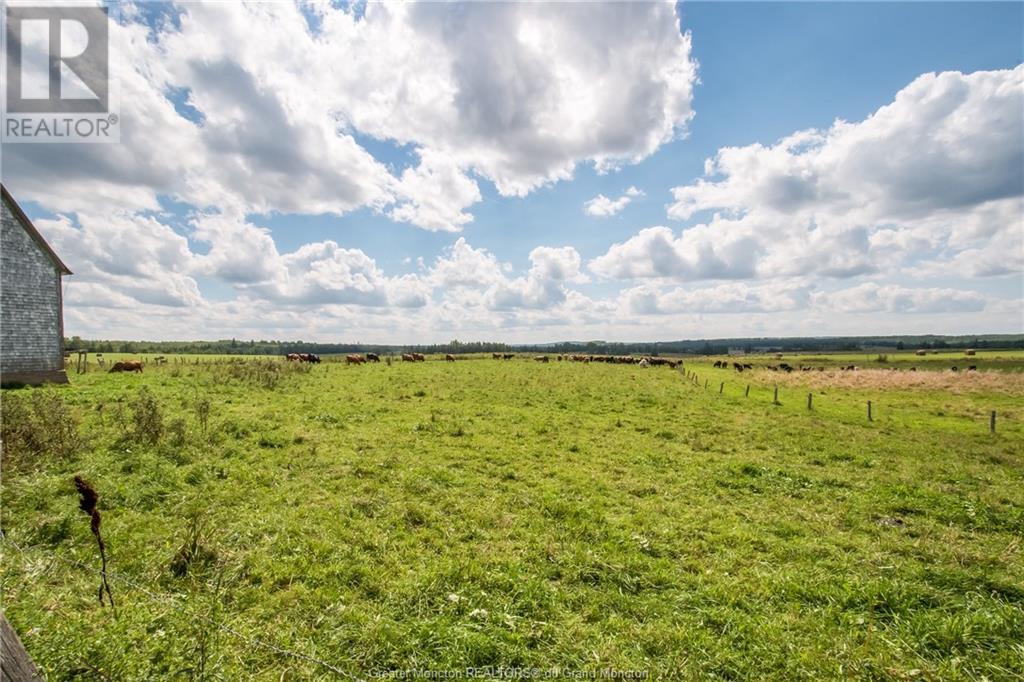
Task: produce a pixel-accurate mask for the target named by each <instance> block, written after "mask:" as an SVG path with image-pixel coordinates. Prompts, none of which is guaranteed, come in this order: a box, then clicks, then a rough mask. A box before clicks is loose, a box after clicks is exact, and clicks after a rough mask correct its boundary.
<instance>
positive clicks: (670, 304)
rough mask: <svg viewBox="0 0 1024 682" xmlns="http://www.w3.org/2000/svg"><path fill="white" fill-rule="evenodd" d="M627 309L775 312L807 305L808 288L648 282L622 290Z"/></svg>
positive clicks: (657, 312) (645, 312) (653, 312)
mask: <svg viewBox="0 0 1024 682" xmlns="http://www.w3.org/2000/svg"><path fill="white" fill-rule="evenodd" d="M621 299H622V303H623V304H624V305H625V307H626V310H625V312H626V313H632V314H636V315H668V314H676V313H730V314H737V313H775V312H780V311H793V310H800V309H802V308H806V307H807V305H808V302H809V300H810V290H809V287H808V286H807V285H805V284H800V283H789V282H780V283H770V284H763V285H759V286H751V285H749V284H745V283H742V282H730V283H726V284H719V285H716V286H712V287H701V288H682V287H675V288H671V289H667V290H660V289H658V288H657V287H653V286H651V285H649V284H645V285H641V286H638V287H633V288H631V289H627V290H626V291H623V292H622V297H621Z"/></svg>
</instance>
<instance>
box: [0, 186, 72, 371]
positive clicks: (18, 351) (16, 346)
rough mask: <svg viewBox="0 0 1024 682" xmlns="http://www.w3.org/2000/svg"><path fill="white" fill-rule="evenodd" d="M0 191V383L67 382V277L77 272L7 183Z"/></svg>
mask: <svg viewBox="0 0 1024 682" xmlns="http://www.w3.org/2000/svg"><path fill="white" fill-rule="evenodd" d="M0 191H2V194H3V213H2V214H0V224H2V232H3V234H2V241H0V337H2V342H0V383H2V384H3V385H5V386H8V385H12V384H15V385H17V384H41V383H46V382H55V383H67V380H68V378H67V375H66V374H65V373H64V307H63V295H62V289H61V277H63V276H64V275H70V274H71V271H70V270H68V267H67V266H66V265H64V263H63V262H62V261H61V259H60V258H59V257H58V256H57V254H56V253H54V251H53V249H51V248H50V245H49V244H47V243H46V240H45V239H43V236H42V235H41V234H39V231H38V230H36V228H35V226H34V225H32V221H31V220H29V219H28V216H26V215H25V212H24V211H22V210H21V207H20V206H18V202H16V201H15V200H14V197H12V196H11V194H10V192H8V191H7V188H6V187H4V186H3V185H0Z"/></svg>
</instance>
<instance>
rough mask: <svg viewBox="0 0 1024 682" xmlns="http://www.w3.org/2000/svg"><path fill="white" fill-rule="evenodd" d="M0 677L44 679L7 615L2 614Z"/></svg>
mask: <svg viewBox="0 0 1024 682" xmlns="http://www.w3.org/2000/svg"><path fill="white" fill-rule="evenodd" d="M0 679H2V680H3V682H21V681H22V680H42V679H43V676H42V675H40V674H39V670H38V669H37V668H36V666H35V664H34V663H33V662H32V659H31V658H30V657H29V655H28V652H27V651H25V647H24V646H22V644H21V640H20V639H18V633H17V632H15V631H14V628H12V627H11V624H10V623H8V622H7V617H6V616H0Z"/></svg>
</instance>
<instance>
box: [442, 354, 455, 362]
mask: <svg viewBox="0 0 1024 682" xmlns="http://www.w3.org/2000/svg"><path fill="white" fill-rule="evenodd" d="M444 361H445V362H455V356H454V355H452V354H451V353H448V354H447V355H445V356H444Z"/></svg>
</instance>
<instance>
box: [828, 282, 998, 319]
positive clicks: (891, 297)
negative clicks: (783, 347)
mask: <svg viewBox="0 0 1024 682" xmlns="http://www.w3.org/2000/svg"><path fill="white" fill-rule="evenodd" d="M814 305H816V306H821V307H825V308H828V309H830V310H833V311H835V312H838V313H877V312H885V313H956V312H978V311H981V310H984V308H985V299H984V298H983V297H982V296H981V295H980V294H978V293H977V292H974V291H959V290H956V289H948V288H908V287H902V286H896V285H891V284H876V283H874V282H865V283H864V284H861V285H859V286H856V287H851V288H849V289H843V290H841V291H837V292H834V293H830V294H824V293H823V294H817V295H815V297H814Z"/></svg>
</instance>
